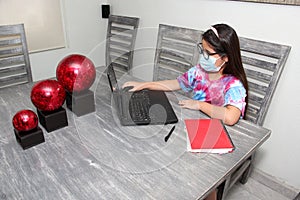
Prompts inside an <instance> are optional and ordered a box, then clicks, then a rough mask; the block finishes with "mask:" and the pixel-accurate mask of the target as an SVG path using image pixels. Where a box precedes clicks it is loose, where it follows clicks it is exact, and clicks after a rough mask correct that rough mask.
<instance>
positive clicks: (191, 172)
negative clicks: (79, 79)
mask: <svg viewBox="0 0 300 200" xmlns="http://www.w3.org/2000/svg"><path fill="white" fill-rule="evenodd" d="M120 81H122V77H121V79H120ZM31 88H32V84H25V85H20V86H16V87H11V88H6V89H1V90H0V159H1V161H0V199H1V200H3V199H30V200H34V199H38V200H40V199H72V200H74V199H202V198H204V197H205V196H206V195H207V194H208V193H209V192H210V191H212V190H213V189H215V188H216V187H217V186H218V185H220V184H221V183H222V182H223V181H224V180H225V178H226V177H227V176H228V175H230V173H232V171H233V170H234V169H236V168H237V167H238V166H239V164H240V163H241V162H242V161H244V160H245V159H246V158H247V157H248V156H249V155H250V153H251V152H253V151H254V150H256V149H257V148H258V147H259V146H260V145H261V144H262V143H263V142H264V141H265V140H266V139H267V138H268V137H269V136H270V133H271V131H270V130H268V129H265V128H262V127H259V126H256V125H253V124H251V123H249V122H246V121H243V120H241V121H240V122H239V123H238V124H236V125H235V126H233V127H227V129H228V131H229V134H230V136H231V138H232V140H233V143H234V145H235V146H236V149H235V151H234V152H232V153H229V154H224V155H218V154H204V153H201V154H199V153H189V152H187V151H186V130H185V126H184V122H183V120H184V119H186V118H201V117H205V116H204V115H203V114H202V113H200V112H198V111H191V110H187V109H181V108H180V107H179V106H178V105H177V102H178V100H180V99H182V98H185V97H182V96H180V95H178V94H176V93H171V92H170V93H167V96H168V97H169V99H170V101H171V102H172V105H173V107H174V109H175V111H176V113H177V116H178V118H179V122H178V123H177V124H176V128H175V131H174V132H173V135H172V136H171V137H170V139H169V141H168V142H167V143H166V142H165V141H164V137H165V136H166V135H167V134H168V132H169V130H170V129H171V127H172V126H173V125H155V126H139V127H122V126H121V125H120V124H119V122H118V118H117V115H116V113H115V111H114V109H113V106H112V99H111V95H110V89H109V86H108V82H107V78H106V75H105V74H104V73H103V71H102V69H100V70H99V69H98V75H97V79H96V82H95V83H94V85H93V86H92V88H91V89H92V90H93V91H94V92H95V102H96V111H95V112H94V113H90V114H87V115H84V116H81V117H77V116H76V115H75V114H73V113H72V112H70V111H69V110H67V116H68V122H69V126H67V127H64V128H61V129H59V130H56V131H53V132H50V133H47V132H46V130H44V129H43V128H42V127H41V128H42V129H43V130H44V136H45V142H44V143H42V144H39V145H37V146H35V147H32V148H29V149H27V150H23V149H22V148H21V146H20V145H19V144H18V143H17V141H16V139H15V136H14V132H13V126H12V122H11V121H12V117H13V116H14V114H15V113H16V112H17V111H19V110H22V109H32V110H34V111H35V107H34V106H33V104H32V103H31V101H30V91H31Z"/></svg>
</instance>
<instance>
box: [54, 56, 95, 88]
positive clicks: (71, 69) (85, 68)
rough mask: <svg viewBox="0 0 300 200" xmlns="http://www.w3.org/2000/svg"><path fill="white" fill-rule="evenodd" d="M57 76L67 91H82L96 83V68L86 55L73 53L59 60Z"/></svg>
mask: <svg viewBox="0 0 300 200" xmlns="http://www.w3.org/2000/svg"><path fill="white" fill-rule="evenodd" d="M56 78H57V80H58V81H59V82H60V83H61V84H62V85H63V87H64V88H65V89H66V90H67V91H69V92H71V93H72V92H81V91H84V90H87V89H89V88H90V87H91V85H92V84H93V83H94V81H95V78H96V69H95V66H94V64H93V62H92V61H91V60H90V59H88V58H87V57H86V56H83V55H79V54H71V55H69V56H67V57H65V58H64V59H62V60H61V61H60V62H59V64H58V66H57V68H56Z"/></svg>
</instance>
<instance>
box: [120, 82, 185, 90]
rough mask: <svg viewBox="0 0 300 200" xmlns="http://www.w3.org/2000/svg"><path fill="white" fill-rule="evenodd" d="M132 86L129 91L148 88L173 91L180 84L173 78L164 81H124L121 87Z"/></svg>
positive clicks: (178, 87)
mask: <svg viewBox="0 0 300 200" xmlns="http://www.w3.org/2000/svg"><path fill="white" fill-rule="evenodd" d="M128 86H132V87H133V88H132V89H130V90H129V91H130V92H133V91H138V90H143V89H149V90H161V91H174V90H179V89H180V86H179V83H178V81H177V80H176V79H174V80H164V81H154V82H135V81H129V82H126V83H124V85H123V86H122V88H124V87H128Z"/></svg>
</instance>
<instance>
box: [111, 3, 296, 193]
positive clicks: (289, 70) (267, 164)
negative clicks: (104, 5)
mask: <svg viewBox="0 0 300 200" xmlns="http://www.w3.org/2000/svg"><path fill="white" fill-rule="evenodd" d="M108 2H109V3H110V4H111V6H112V13H113V14H119V15H129V16H138V17H140V30H139V33H138V38H137V42H136V48H137V49H138V51H137V52H136V53H135V57H134V65H135V67H136V69H137V70H135V74H136V75H140V76H142V77H143V78H145V79H151V77H152V76H151V73H152V68H151V67H152V65H151V64H152V63H153V59H154V52H153V51H152V50H151V49H154V47H155V43H156V34H157V26H158V24H159V23H167V24H173V25H178V26H185V27H190V28H197V29H202V30H206V29H207V28H208V27H209V26H210V25H212V24H215V23H218V22H224V23H228V24H230V25H231V26H233V27H234V28H235V29H236V31H237V33H238V34H239V35H240V36H244V37H249V38H255V39H261V40H265V41H271V42H275V43H281V44H287V45H290V46H292V50H291V53H290V55H289V59H288V61H287V63H286V66H285V69H284V71H283V74H282V78H281V80H280V82H279V84H278V87H277V90H276V93H275V96H274V98H273V102H272V104H271V106H270V108H269V111H268V114H267V117H266V121H265V127H267V128H269V129H271V130H272V135H271V137H270V139H269V140H268V141H267V142H266V143H264V144H263V146H262V147H261V148H260V149H259V151H258V153H257V157H256V159H257V160H256V167H258V168H259V169H261V170H263V171H264V172H266V173H268V174H271V175H273V176H275V177H277V178H278V179H280V180H282V181H285V182H286V183H287V184H289V185H291V186H294V187H296V188H300V170H299V166H300V156H299V155H300V145H299V142H300V131H299V130H300V123H299V122H300V115H299V112H300V94H299V92H300V81H299V78H298V76H299V75H300V57H299V55H300V37H299V36H300V21H299V20H297V19H300V6H284V5H274V4H260V3H246V2H236V1H226V0H185V1H181V0H163V1H161V0H151V1H141V0H126V1H125V0H108ZM146 54H147V56H146V57H145V56H144V55H146ZM297 112H298V113H297Z"/></svg>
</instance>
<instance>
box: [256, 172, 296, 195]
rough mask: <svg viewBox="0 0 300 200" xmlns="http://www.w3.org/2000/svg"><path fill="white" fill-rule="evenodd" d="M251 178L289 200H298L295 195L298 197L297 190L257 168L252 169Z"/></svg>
mask: <svg viewBox="0 0 300 200" xmlns="http://www.w3.org/2000/svg"><path fill="white" fill-rule="evenodd" d="M251 178H253V179H254V180H256V181H257V182H259V183H261V184H263V185H265V186H267V187H269V188H271V189H272V190H274V191H276V192H278V193H280V194H282V195H283V196H285V197H287V198H289V199H295V200H298V199H297V195H299V192H300V191H299V189H296V188H294V187H292V186H290V185H288V184H287V183H285V182H284V181H282V180H279V179H278V178H276V177H275V176H272V175H270V174H267V173H265V172H263V171H261V170H260V169H258V168H254V170H253V171H252V173H251ZM298 198H299V197H298Z"/></svg>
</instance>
